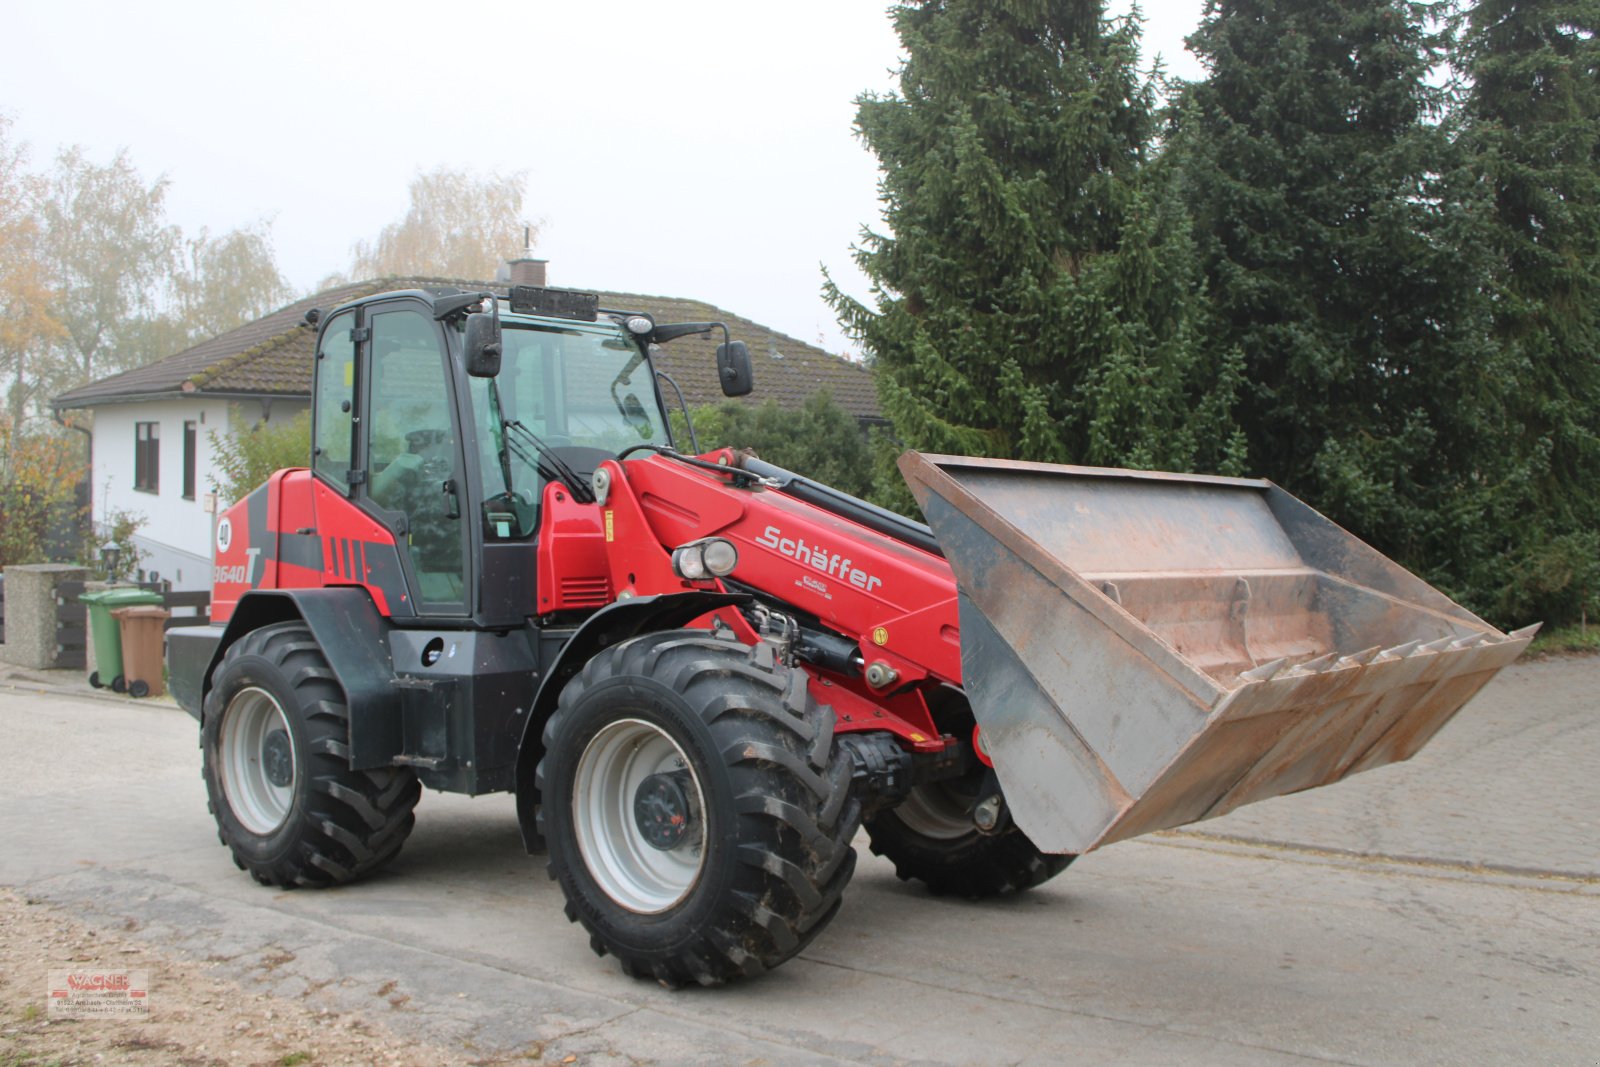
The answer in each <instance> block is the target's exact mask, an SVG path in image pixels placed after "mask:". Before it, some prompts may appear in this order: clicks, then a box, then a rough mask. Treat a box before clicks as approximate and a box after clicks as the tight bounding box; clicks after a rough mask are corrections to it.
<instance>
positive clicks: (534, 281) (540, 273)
mask: <svg viewBox="0 0 1600 1067" xmlns="http://www.w3.org/2000/svg"><path fill="white" fill-rule="evenodd" d="M522 246H523V247H522V256H521V258H519V259H513V260H511V262H509V263H508V264H506V265H507V266H508V267H510V268H511V284H512V285H533V286H537V287H539V288H540V289H543V288H544V268H545V267H546V265H548V264H549V262H550V261H549V260H548V259H535V258H533V227H532V226H524V227H523V228H522Z"/></svg>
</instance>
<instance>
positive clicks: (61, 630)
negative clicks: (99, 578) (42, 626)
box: [56, 582, 89, 668]
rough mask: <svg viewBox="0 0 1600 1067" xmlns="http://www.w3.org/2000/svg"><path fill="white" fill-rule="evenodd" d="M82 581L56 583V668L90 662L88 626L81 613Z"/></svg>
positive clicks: (82, 664) (84, 664)
mask: <svg viewBox="0 0 1600 1067" xmlns="http://www.w3.org/2000/svg"><path fill="white" fill-rule="evenodd" d="M82 593H83V583H82V582H62V583H61V584H59V585H57V586H56V647H57V648H59V649H60V650H61V651H60V652H59V653H58V654H57V656H56V666H57V667H79V668H81V667H86V666H88V664H89V659H88V652H87V649H88V647H89V626H88V619H87V618H86V617H85V615H84V608H83V602H82V601H80V600H79V599H78V597H79V596H80V595H81V594H82Z"/></svg>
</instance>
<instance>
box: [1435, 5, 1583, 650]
mask: <svg viewBox="0 0 1600 1067" xmlns="http://www.w3.org/2000/svg"><path fill="white" fill-rule="evenodd" d="M1464 30H1465V32H1464V33H1463V35H1462V38H1461V47H1460V49H1459V65H1460V68H1461V72H1462V73H1463V74H1464V75H1465V76H1466V78H1467V80H1468V85H1469V88H1468V91H1467V95H1466V98H1465V101H1464V105H1463V107H1462V112H1463V116H1462V117H1463V121H1464V125H1465V135H1464V142H1465V144H1466V146H1467V148H1468V150H1469V151H1470V152H1471V157H1472V158H1471V163H1472V167H1473V171H1474V173H1475V174H1477V175H1478V176H1479V177H1480V179H1481V181H1482V184H1483V185H1484V186H1485V187H1486V189H1487V194H1488V197H1489V203H1488V205H1487V211H1485V213H1484V216H1485V217H1484V222H1485V226H1484V230H1483V237H1484V239H1485V241H1486V242H1487V244H1488V246H1489V248H1490V249H1491V250H1492V253H1493V258H1492V263H1493V272H1494V278H1493V283H1494V288H1493V293H1494V305H1493V306H1494V321H1493V334H1494V339H1495V341H1496V343H1497V344H1498V345H1500V346H1501V347H1502V349H1503V351H1504V352H1505V353H1506V354H1507V355H1508V357H1509V361H1510V364H1511V366H1512V368H1513V370H1514V375H1515V377H1514V386H1513V388H1512V389H1511V390H1510V393H1509V404H1510V406H1511V409H1512V410H1511V414H1510V419H1509V421H1510V423H1511V424H1512V425H1513V426H1514V427H1515V429H1516V431H1517V432H1516V433H1514V434H1513V435H1511V441H1510V445H1511V448H1510V451H1511V453H1512V455H1513V457H1514V464H1513V468H1512V469H1513V473H1514V476H1513V477H1510V478H1508V479H1507V480H1506V482H1505V485H1504V489H1503V491H1502V492H1501V493H1500V494H1499V498H1498V499H1497V501H1496V507H1495V508H1494V510H1493V512H1492V514H1491V516H1490V518H1491V519H1492V522H1493V525H1494V527H1495V532H1496V533H1498V534H1499V535H1500V537H1499V540H1500V542H1501V543H1500V544H1499V545H1498V546H1496V547H1497V548H1498V549H1499V551H1498V552H1497V553H1495V554H1494V555H1490V556H1487V557H1486V558H1485V561H1484V562H1485V565H1486V566H1492V567H1494V568H1495V572H1493V573H1485V574H1484V575H1482V576H1481V577H1480V578H1479V581H1480V583H1481V584H1484V585H1495V584H1496V583H1498V585H1499V588H1500V589H1501V592H1500V594H1499V596H1498V597H1497V598H1496V607H1497V608H1498V609H1499V610H1500V611H1502V612H1504V613H1507V614H1512V615H1515V616H1520V617H1542V618H1546V619H1552V620H1565V619H1570V618H1573V617H1575V616H1578V615H1579V614H1580V613H1581V612H1583V611H1584V610H1585V609H1587V610H1589V611H1591V612H1592V611H1593V610H1594V598H1595V597H1596V596H1600V477H1597V475H1596V472H1597V471H1600V36H1597V35H1600V0H1480V2H1479V3H1478V4H1477V6H1476V7H1474V8H1473V9H1472V11H1471V12H1470V15H1469V17H1468V18H1467V19H1466V21H1465V25H1464Z"/></svg>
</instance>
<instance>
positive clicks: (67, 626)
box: [0, 574, 211, 668]
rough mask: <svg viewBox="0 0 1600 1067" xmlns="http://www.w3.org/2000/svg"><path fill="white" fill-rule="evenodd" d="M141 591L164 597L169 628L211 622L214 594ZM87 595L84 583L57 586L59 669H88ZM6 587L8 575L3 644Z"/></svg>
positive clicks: (0, 583) (145, 585) (1, 626)
mask: <svg viewBox="0 0 1600 1067" xmlns="http://www.w3.org/2000/svg"><path fill="white" fill-rule="evenodd" d="M139 588H141V589H148V590H151V591H153V592H157V593H160V594H161V606H162V607H164V608H166V609H167V610H168V611H170V612H172V618H170V619H168V620H167V622H166V628H167V629H168V630H170V629H172V628H173V627H174V626H194V625H196V624H199V623H206V622H210V621H211V592H210V590H206V589H200V590H194V591H191V592H184V593H174V592H169V591H167V590H166V589H164V588H162V587H161V586H159V585H155V584H152V583H150V582H141V583H140V585H139ZM83 591H84V583H82V582H62V583H60V584H59V585H57V586H56V645H57V646H58V647H59V648H60V652H59V654H58V658H57V661H56V665H57V666H58V667H69V668H70V667H79V668H81V667H84V666H86V665H87V664H88V659H87V652H86V649H87V647H88V641H89V634H88V622H87V618H86V615H85V606H84V604H83V603H82V602H81V601H80V600H79V599H78V597H79V596H80V595H81V594H82V593H83ZM5 609H6V586H5V575H4V574H0V644H4V643H5V639H6V610H5Z"/></svg>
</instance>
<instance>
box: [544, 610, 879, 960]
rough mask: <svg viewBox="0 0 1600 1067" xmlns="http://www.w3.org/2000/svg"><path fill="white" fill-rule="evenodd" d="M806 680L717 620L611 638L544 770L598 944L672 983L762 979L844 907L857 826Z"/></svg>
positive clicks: (568, 880) (583, 914) (566, 696)
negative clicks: (725, 633) (728, 636)
mask: <svg viewBox="0 0 1600 1067" xmlns="http://www.w3.org/2000/svg"><path fill="white" fill-rule="evenodd" d="M807 681H808V679H807V676H806V674H805V673H804V672H802V671H799V670H791V669H789V668H786V667H784V666H782V665H781V664H778V663H776V662H774V657H773V654H772V649H771V648H770V646H766V645H757V646H755V647H753V648H751V647H746V646H744V645H740V644H737V643H735V642H732V641H729V640H724V639H720V638H715V637H712V636H711V635H709V634H707V633H705V632H703V631H681V630H680V631H669V632H666V633H658V634H647V635H645V636H642V637H637V638H634V639H632V640H629V641H625V642H623V643H622V644H619V645H615V646H613V647H611V648H608V649H605V650H604V651H602V652H600V653H599V654H598V655H596V656H595V657H594V658H593V659H592V660H591V661H590V662H589V663H588V664H587V665H586V666H585V667H584V669H583V671H582V673H581V674H579V675H578V676H577V677H575V678H573V679H572V681H570V682H569V683H568V684H567V686H566V688H565V689H564V690H563V691H562V693H561V698H560V702H559V706H558V708H557V710H556V712H555V714H554V715H552V716H551V718H550V721H549V723H548V724H547V725H546V728H545V734H544V744H545V751H546V755H545V757H544V759H543V760H542V761H541V762H540V764H539V771H538V779H537V780H538V785H539V789H540V796H541V800H542V807H541V810H540V814H539V827H540V831H541V832H542V833H543V834H544V836H545V840H546V843H547V845H548V847H549V850H550V867H549V869H550V874H551V877H553V878H555V879H557V880H558V881H559V883H560V885H561V890H562V893H563V894H564V895H565V896H566V898H567V909H566V912H567V917H568V919H570V920H573V921H576V922H581V923H582V924H583V926H584V927H585V929H587V930H588V931H589V934H590V941H589V943H590V945H591V947H592V948H593V949H594V950H595V952H596V953H598V954H600V955H606V954H608V953H609V954H611V955H614V956H616V957H617V959H618V960H619V961H620V962H621V964H622V967H623V970H624V971H626V972H627V973H629V974H631V975H634V976H636V977H643V976H649V977H653V978H656V979H657V980H659V981H661V982H663V983H664V984H667V985H677V984H680V983H684V982H698V983H700V984H701V985H717V984H719V983H722V982H725V981H728V980H729V979H733V978H741V977H751V976H754V975H758V974H761V973H763V972H764V971H767V970H770V969H771V968H773V967H775V966H777V965H778V964H780V963H782V962H783V961H785V960H787V959H789V958H790V957H792V956H794V955H795V954H796V953H798V952H799V951H800V950H801V949H802V948H804V947H805V945H806V944H808V943H809V942H810V941H811V939H812V938H814V937H815V936H816V935H817V934H818V933H820V932H821V930H822V929H823V927H825V926H826V925H827V924H828V923H829V921H831V920H832V918H833V916H834V915H835V914H836V913H837V911H838V909H839V904H840V899H841V894H842V893H843V891H844V887H845V884H846V883H847V882H848V881H849V880H850V875H851V874H852V873H853V871H854V870H855V851H854V850H853V849H852V848H851V847H850V839H851V837H852V836H854V834H855V831H856V828H857V827H858V826H859V824H860V819H861V808H860V804H859V802H858V801H857V800H856V799H855V798H854V797H853V796H851V794H850V776H851V762H850V760H849V757H848V756H847V755H844V754H842V753H840V752H839V751H838V750H836V748H835V747H834V744H833V726H834V721H833V712H832V710H831V709H829V708H826V707H819V706H818V705H817V704H816V702H815V701H814V700H813V699H812V697H811V694H810V691H809V690H808V688H807Z"/></svg>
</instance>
